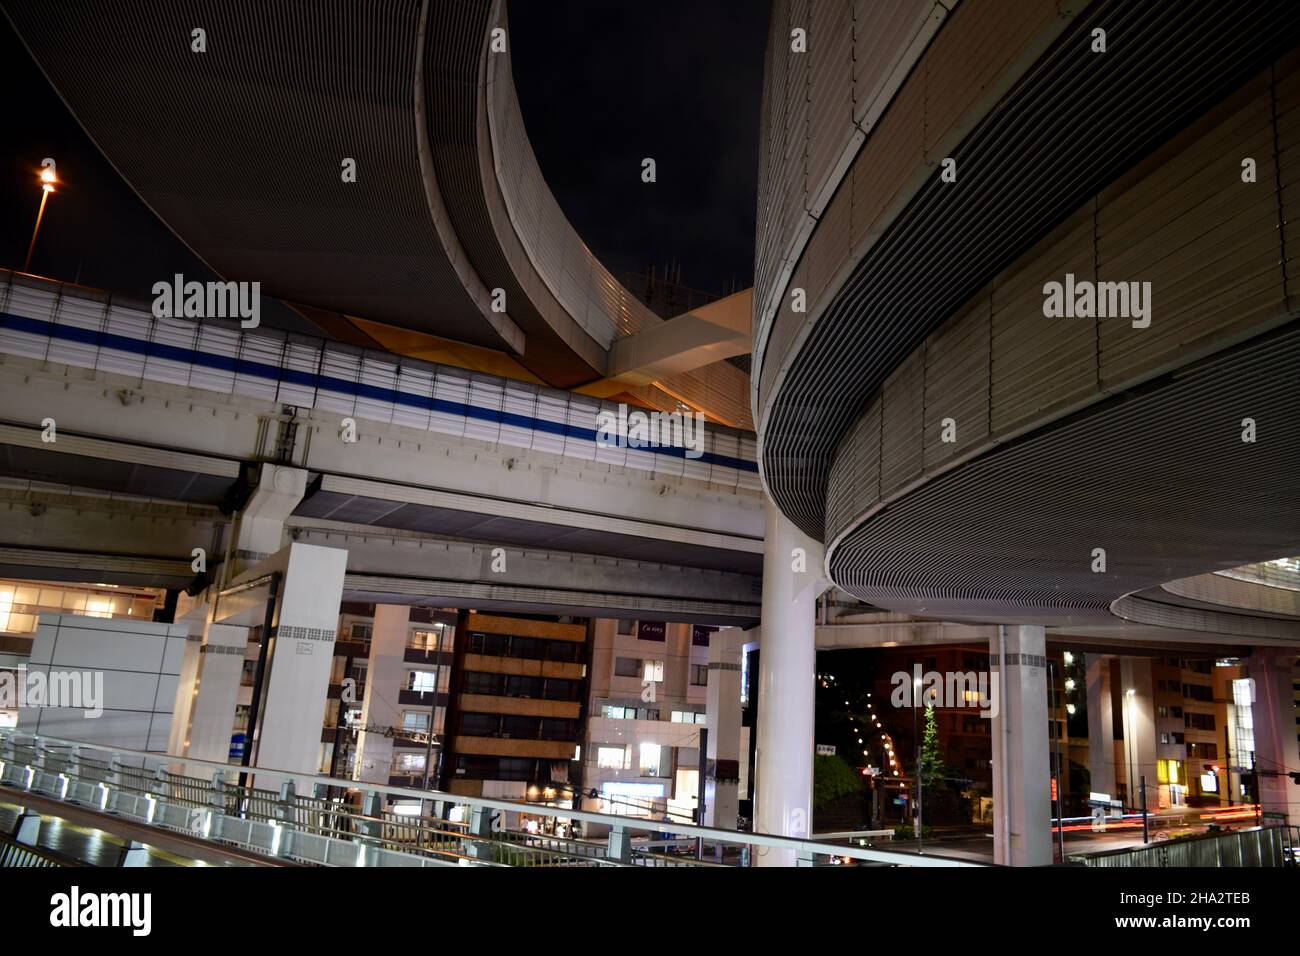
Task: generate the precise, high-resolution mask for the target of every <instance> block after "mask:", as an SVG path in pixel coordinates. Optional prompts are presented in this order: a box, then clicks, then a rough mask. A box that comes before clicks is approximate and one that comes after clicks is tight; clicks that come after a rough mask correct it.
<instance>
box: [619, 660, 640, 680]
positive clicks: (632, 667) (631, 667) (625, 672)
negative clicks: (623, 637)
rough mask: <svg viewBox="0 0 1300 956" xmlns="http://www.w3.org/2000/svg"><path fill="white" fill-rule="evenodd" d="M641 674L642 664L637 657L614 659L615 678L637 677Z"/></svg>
mask: <svg viewBox="0 0 1300 956" xmlns="http://www.w3.org/2000/svg"><path fill="white" fill-rule="evenodd" d="M640 673H641V662H640V661H639V660H637V659H636V658H635V657H616V658H614V676H615V677H636V676H637V675H638V674H640Z"/></svg>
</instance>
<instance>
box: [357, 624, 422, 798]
mask: <svg viewBox="0 0 1300 956" xmlns="http://www.w3.org/2000/svg"><path fill="white" fill-rule="evenodd" d="M410 622H411V609H410V607H408V606H406V605H398V604H377V605H375V625H374V628H373V629H372V630H371V634H370V660H369V664H368V666H367V668H366V695H365V697H364V698H363V699H362V702H361V726H362V727H371V726H375V727H399V726H401V723H402V705H401V702H400V701H399V700H398V695H399V694H400V693H401V691H402V689H403V685H402V673H403V671H404V668H403V666H402V658H403V656H404V655H405V653H406V636H407V634H408V632H409V631H410ZM429 719H430V726H432V720H433V716H432V714H430V718H429ZM392 764H393V738H392V737H385V736H384V735H383V734H382V733H377V732H376V733H368V732H366V731H364V730H363V731H362V732H361V733H360V734H358V735H357V773H356V779H357V780H364V781H366V782H367V783H379V784H387V783H388V777H389V769H390V768H391V767H392Z"/></svg>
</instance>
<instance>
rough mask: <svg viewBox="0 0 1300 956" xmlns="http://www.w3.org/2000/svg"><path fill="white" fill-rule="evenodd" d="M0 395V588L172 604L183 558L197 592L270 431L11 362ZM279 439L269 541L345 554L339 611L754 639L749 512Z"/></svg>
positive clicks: (247, 404) (162, 398)
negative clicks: (136, 591) (437, 612)
mask: <svg viewBox="0 0 1300 956" xmlns="http://www.w3.org/2000/svg"><path fill="white" fill-rule="evenodd" d="M0 387H3V388H4V390H5V392H6V394H8V395H11V396H12V401H11V402H9V403H8V404H7V406H6V411H5V415H4V418H5V419H7V420H6V421H3V422H0V479H2V481H0V515H3V519H2V520H0V575H4V576H9V577H18V578H35V579H48V580H82V581H84V580H87V579H90V580H94V581H97V582H104V583H119V584H135V585H149V586H156V587H170V588H185V587H189V586H192V585H195V584H196V583H198V582H199V575H196V574H195V572H194V571H193V569H192V567H191V562H192V560H193V555H192V551H193V549H194V548H203V549H204V551H205V553H206V556H207V572H208V575H209V577H211V575H212V574H213V572H214V570H215V569H216V568H217V567H219V565H220V563H221V561H222V560H223V559H224V556H225V548H226V537H227V535H228V534H229V527H230V518H231V514H232V513H233V511H235V510H237V509H238V508H239V507H240V506H241V503H242V501H243V500H244V499H245V498H246V497H247V495H248V494H249V492H250V490H251V484H250V483H251V482H252V481H255V480H256V476H257V474H258V467H260V466H259V463H260V462H261V461H264V460H267V458H268V456H269V454H270V453H271V452H272V450H273V446H274V444H275V441H276V437H277V434H280V431H279V429H280V426H281V423H282V422H283V421H284V420H285V419H286V417H287V416H285V415H283V414H281V413H280V410H279V409H277V408H276V407H274V406H273V405H267V404H265V403H257V402H253V401H249V400H247V399H243V398H240V397H238V396H220V395H214V394H213V393H210V392H201V391H198V390H194V389H187V388H182V387H178V386H169V385H162V384H158V383H150V382H141V381H139V380H135V381H131V380H127V379H125V378H123V377H119V376H113V375H111V374H106V373H100V372H89V371H85V370H72V369H67V368H65V367H60V366H51V365H46V364H44V363H37V362H31V361H28V360H25V359H22V358H16V357H13V356H7V357H4V358H3V360H0ZM46 417H52V418H54V419H55V420H56V422H57V423H58V424H57V432H56V439H55V441H53V442H45V441H42V428H41V426H40V425H39V423H40V422H41V421H42V420H43V419H44V418H46ZM295 424H296V444H295V445H294V448H293V450H292V453H291V455H290V459H289V461H288V462H287V463H289V464H293V465H295V466H296V467H302V468H305V469H306V470H307V472H308V475H309V479H310V480H309V485H308V491H307V495H306V496H305V497H304V499H303V500H302V501H301V502H300V503H299V505H298V506H297V507H296V508H295V510H294V512H293V514H292V515H291V516H290V518H289V519H288V522H287V530H288V532H289V534H290V535H291V536H292V537H293V538H294V539H296V540H300V541H303V542H308V543H313V544H321V545H325V546H329V547H341V548H346V549H347V550H348V551H349V564H348V576H347V579H346V582H345V595H344V596H345V599H346V600H355V601H364V602H367V603H371V602H383V603H395V604H411V605H429V606H437V607H472V608H482V609H493V610H515V611H520V612H534V613H548V614H573V615H583V616H603V617H632V618H636V617H654V618H656V619H663V620H670V621H685V622H691V623H706V624H715V625H740V626H745V625H750V624H753V623H754V622H756V621H757V619H758V606H759V593H760V584H759V577H758V575H759V572H760V571H761V561H762V556H761V548H762V520H761V508H760V504H761V498H760V497H759V496H758V494H757V493H755V492H738V491H737V490H736V489H724V488H719V487H716V486H713V485H710V484H709V483H708V482H701V481H696V480H693V479H684V478H680V477H678V478H674V477H672V476H668V475H663V474H661V473H646V472H638V471H636V470H634V469H627V468H620V467H615V466H609V465H605V464H602V463H600V462H590V461H574V460H573V459H567V458H565V459H562V458H560V457H559V456H555V455H547V454H544V453H540V452H530V451H526V450H524V451H521V450H517V449H508V448H503V447H500V446H495V445H492V444H490V443H487V442H479V441H476V440H474V439H467V438H461V439H456V438H444V437H442V436H435V435H431V434H429V433H427V432H412V430H410V429H405V428H402V427H400V426H393V425H384V424H379V423H369V422H363V423H362V425H361V427H360V434H359V439H358V441H357V442H356V443H355V444H348V443H344V442H342V441H341V440H340V439H339V436H338V420H337V418H329V417H328V416H326V415H324V414H316V413H309V414H304V413H303V411H302V410H301V409H300V410H299V413H298V414H297V416H296V418H295ZM359 475H367V476H368V477H365V478H362V477H358V476H359ZM501 559H503V560H501ZM502 565H504V567H502Z"/></svg>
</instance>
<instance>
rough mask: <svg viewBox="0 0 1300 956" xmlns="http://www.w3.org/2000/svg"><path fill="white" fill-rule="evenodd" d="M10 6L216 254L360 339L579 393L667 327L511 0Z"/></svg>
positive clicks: (733, 382)
mask: <svg viewBox="0 0 1300 956" xmlns="http://www.w3.org/2000/svg"><path fill="white" fill-rule="evenodd" d="M0 7H2V8H3V10H4V12H5V13H6V15H7V16H8V17H9V19H10V20H11V22H12V23H13V24H14V26H15V28H16V30H17V32H18V34H19V35H20V36H21V37H22V39H23V41H24V42H25V43H26V45H27V47H28V49H29V50H30V51H31V53H32V55H33V56H34V58H35V59H36V61H37V63H38V64H39V65H40V67H41V69H42V70H43V71H44V72H45V74H46V76H47V77H48V78H49V79H50V81H51V83H52V84H53V86H54V87H55V89H56V90H57V91H58V92H59V94H60V95H61V96H62V97H63V99H64V100H65V102H66V103H67V104H68V106H69V108H70V109H71V111H72V113H73V114H74V115H75V116H76V118H77V119H78V121H79V122H80V123H81V124H82V125H83V127H84V128H85V129H86V131H87V133H88V134H89V135H90V137H91V138H92V139H93V140H94V142H95V144H96V145H97V146H98V147H99V148H100V149H101V150H102V151H103V152H104V154H105V155H106V156H107V157H108V159H109V160H110V162H112V163H113V165H114V166H115V167H116V168H117V169H118V171H119V172H120V173H121V174H122V176H123V178H124V179H125V180H126V181H127V182H128V183H129V184H130V185H131V186H132V187H133V188H134V189H135V190H136V191H137V192H138V193H139V195H140V196H141V198H142V199H143V200H144V201H145V202H146V203H147V204H148V205H149V206H150V208H151V209H153V210H154V212H155V213H156V214H157V215H158V216H159V218H160V219H162V221H163V222H165V223H166V224H167V225H168V226H169V227H170V228H171V229H172V230H173V231H174V232H175V233H176V235H177V236H178V237H179V238H180V239H181V240H182V241H183V242H185V243H186V244H187V245H188V246H189V247H190V248H191V249H192V250H193V251H194V252H195V254H196V255H198V256H199V258H201V259H202V260H203V261H204V262H205V263H207V264H208V265H209V266H210V267H211V268H212V270H213V271H214V272H216V273H217V274H218V275H220V276H222V277H224V278H226V279H234V280H247V281H254V280H256V281H260V282H261V283H262V288H263V291H264V292H265V293H267V294H269V295H273V296H275V297H277V298H280V299H283V300H285V301H287V302H289V303H291V304H293V305H295V306H296V307H298V308H299V309H300V311H302V312H303V314H304V315H305V316H307V317H308V318H309V319H311V320H312V321H314V322H316V323H317V324H319V325H321V326H322V327H323V328H325V329H326V330H327V331H329V332H330V334H332V335H334V336H336V337H339V338H341V339H343V340H344V341H348V342H350V343H352V344H359V345H374V344H375V341H377V340H380V341H386V342H390V343H393V342H401V341H403V339H402V335H401V334H397V333H396V332H395V331H394V330H409V331H412V332H417V333H424V334H427V335H429V336H435V337H437V338H438V339H442V340H451V341H452V342H454V343H467V344H469V345H471V346H478V347H482V348H488V349H494V350H501V351H503V352H505V353H506V354H508V355H510V356H512V357H513V358H514V359H515V360H517V361H518V363H519V364H520V365H521V366H522V367H523V368H525V369H527V370H528V372H529V373H531V374H532V375H534V376H536V377H537V379H540V380H541V381H542V382H545V383H546V384H549V385H554V386H557V387H560V388H572V387H575V386H579V385H584V384H589V383H594V382H598V381H599V380H601V379H603V378H604V376H605V375H606V372H607V367H608V365H609V352H610V349H611V347H612V346H613V345H614V343H615V342H616V341H618V340H619V339H621V338H624V337H626V336H629V335H633V334H635V333H637V332H640V331H644V330H647V329H651V328H654V327H657V326H659V325H660V324H662V320H661V319H660V318H659V317H658V316H657V315H655V314H654V313H653V312H651V310H650V309H649V308H648V307H647V306H646V305H645V304H643V303H642V302H641V301H639V300H638V299H637V297H636V296H634V295H632V294H631V293H629V292H628V291H627V290H626V289H625V288H624V287H623V286H622V285H621V284H620V283H619V282H618V280H617V279H615V278H614V276H613V275H611V274H610V273H609V271H608V270H607V269H605V268H604V266H602V265H601V263H600V262H599V261H598V260H597V259H596V257H595V256H594V255H593V254H592V252H591V250H590V249H588V248H587V246H586V245H585V244H584V243H583V242H582V240H581V238H580V237H579V236H578V235H577V233H576V232H575V231H574V230H573V228H572V226H571V225H570V224H569V222H568V220H567V218H566V217H565V216H564V214H563V212H562V210H561V209H560V207H559V205H558V203H557V202H556V200H555V198H554V197H553V196H552V194H551V192H550V190H549V188H548V187H547V185H546V183H545V180H544V179H543V178H542V175H541V171H540V169H539V168H538V165H537V160H536V158H535V157H534V155H533V152H532V148H531V146H530V145H529V141H528V136H527V133H526V131H525V130H524V126H523V119H522V116H521V113H520V110H519V104H518V100H517V97H516V95H515V90H514V82H513V78H512V75H511V69H510V49H511V47H512V46H513V44H514V42H515V37H514V36H512V35H511V34H510V33H509V24H508V21H507V18H506V10H505V3H504V2H503V0H471V2H458V3H439V2H434V0H391V2H390V0H383V2H368V3H363V4H359V5H355V6H352V7H349V8H346V9H345V8H339V7H333V6H319V5H310V4H309V5H305V6H304V5H301V4H283V3H258V4H242V3H216V4H196V3H172V4H167V5H166V7H165V9H163V10H159V9H158V7H157V5H156V4H152V3H144V2H128V3H125V4H120V5H115V6H113V7H111V8H110V7H84V6H79V5H72V4H69V5H61V6H48V5H42V4H33V3H26V2H20V0H5V2H4V3H3V4H0ZM196 29H198V30H202V31H203V37H202V45H203V49H202V51H201V52H200V51H198V50H197V47H196V45H197V44H198V43H199V41H198V40H196V39H195V38H194V36H193V31H195V30H196ZM519 42H527V38H520V39H519ZM106 76H109V77H111V79H112V82H111V83H106V82H104V79H105V77H106ZM160 77H161V79H160ZM160 144H165V145H160ZM349 170H354V171H355V175H354V176H351V178H349ZM629 174H631V173H629ZM385 329H388V330H389V331H387V332H385V331H384V330H385ZM716 336H717V338H719V339H723V338H726V335H725V334H724V333H721V332H719V333H716ZM399 350H400V349H399ZM746 389H747V380H746V376H745V373H743V372H742V371H741V370H740V369H739V368H737V367H735V366H733V365H731V364H728V363H726V362H723V361H718V360H716V359H713V358H712V356H709V355H707V354H704V355H702V356H701V358H700V359H699V360H698V364H697V365H696V366H695V367H693V368H691V369H688V370H684V371H682V370H679V371H677V372H676V373H675V374H671V375H668V376H665V377H663V378H662V380H657V381H655V382H653V383H651V384H643V385H634V386H629V387H627V388H625V389H624V391H626V392H627V394H629V395H632V396H635V397H636V398H638V399H639V400H641V401H642V402H643V403H647V404H649V405H651V406H652V407H656V408H663V409H665V410H672V409H674V408H675V407H676V404H677V402H678V401H684V402H686V403H687V404H690V405H692V406H694V407H696V408H698V409H701V410H703V411H705V412H706V413H708V414H709V415H710V417H711V418H714V419H716V420H719V421H723V422H726V423H729V424H733V425H736V426H739V427H752V426H751V423H750V421H749V410H748V404H747V402H745V401H744V397H743V396H744V395H745V393H746Z"/></svg>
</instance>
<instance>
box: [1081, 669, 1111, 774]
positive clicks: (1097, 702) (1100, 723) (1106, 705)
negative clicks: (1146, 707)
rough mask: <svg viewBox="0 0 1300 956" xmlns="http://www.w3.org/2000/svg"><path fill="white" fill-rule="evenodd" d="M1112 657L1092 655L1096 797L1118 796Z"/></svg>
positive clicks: (1091, 762)
mask: <svg viewBox="0 0 1300 956" xmlns="http://www.w3.org/2000/svg"><path fill="white" fill-rule="evenodd" d="M1110 664H1111V657H1110V656H1109V655H1107V654H1092V653H1089V654H1088V678H1087V679H1088V771H1089V775H1090V776H1091V778H1092V784H1091V788H1092V790H1093V791H1094V792H1096V793H1108V794H1110V795H1111V796H1112V797H1114V795H1115V714H1114V710H1113V708H1112V706H1111V696H1110V694H1111V691H1110Z"/></svg>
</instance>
